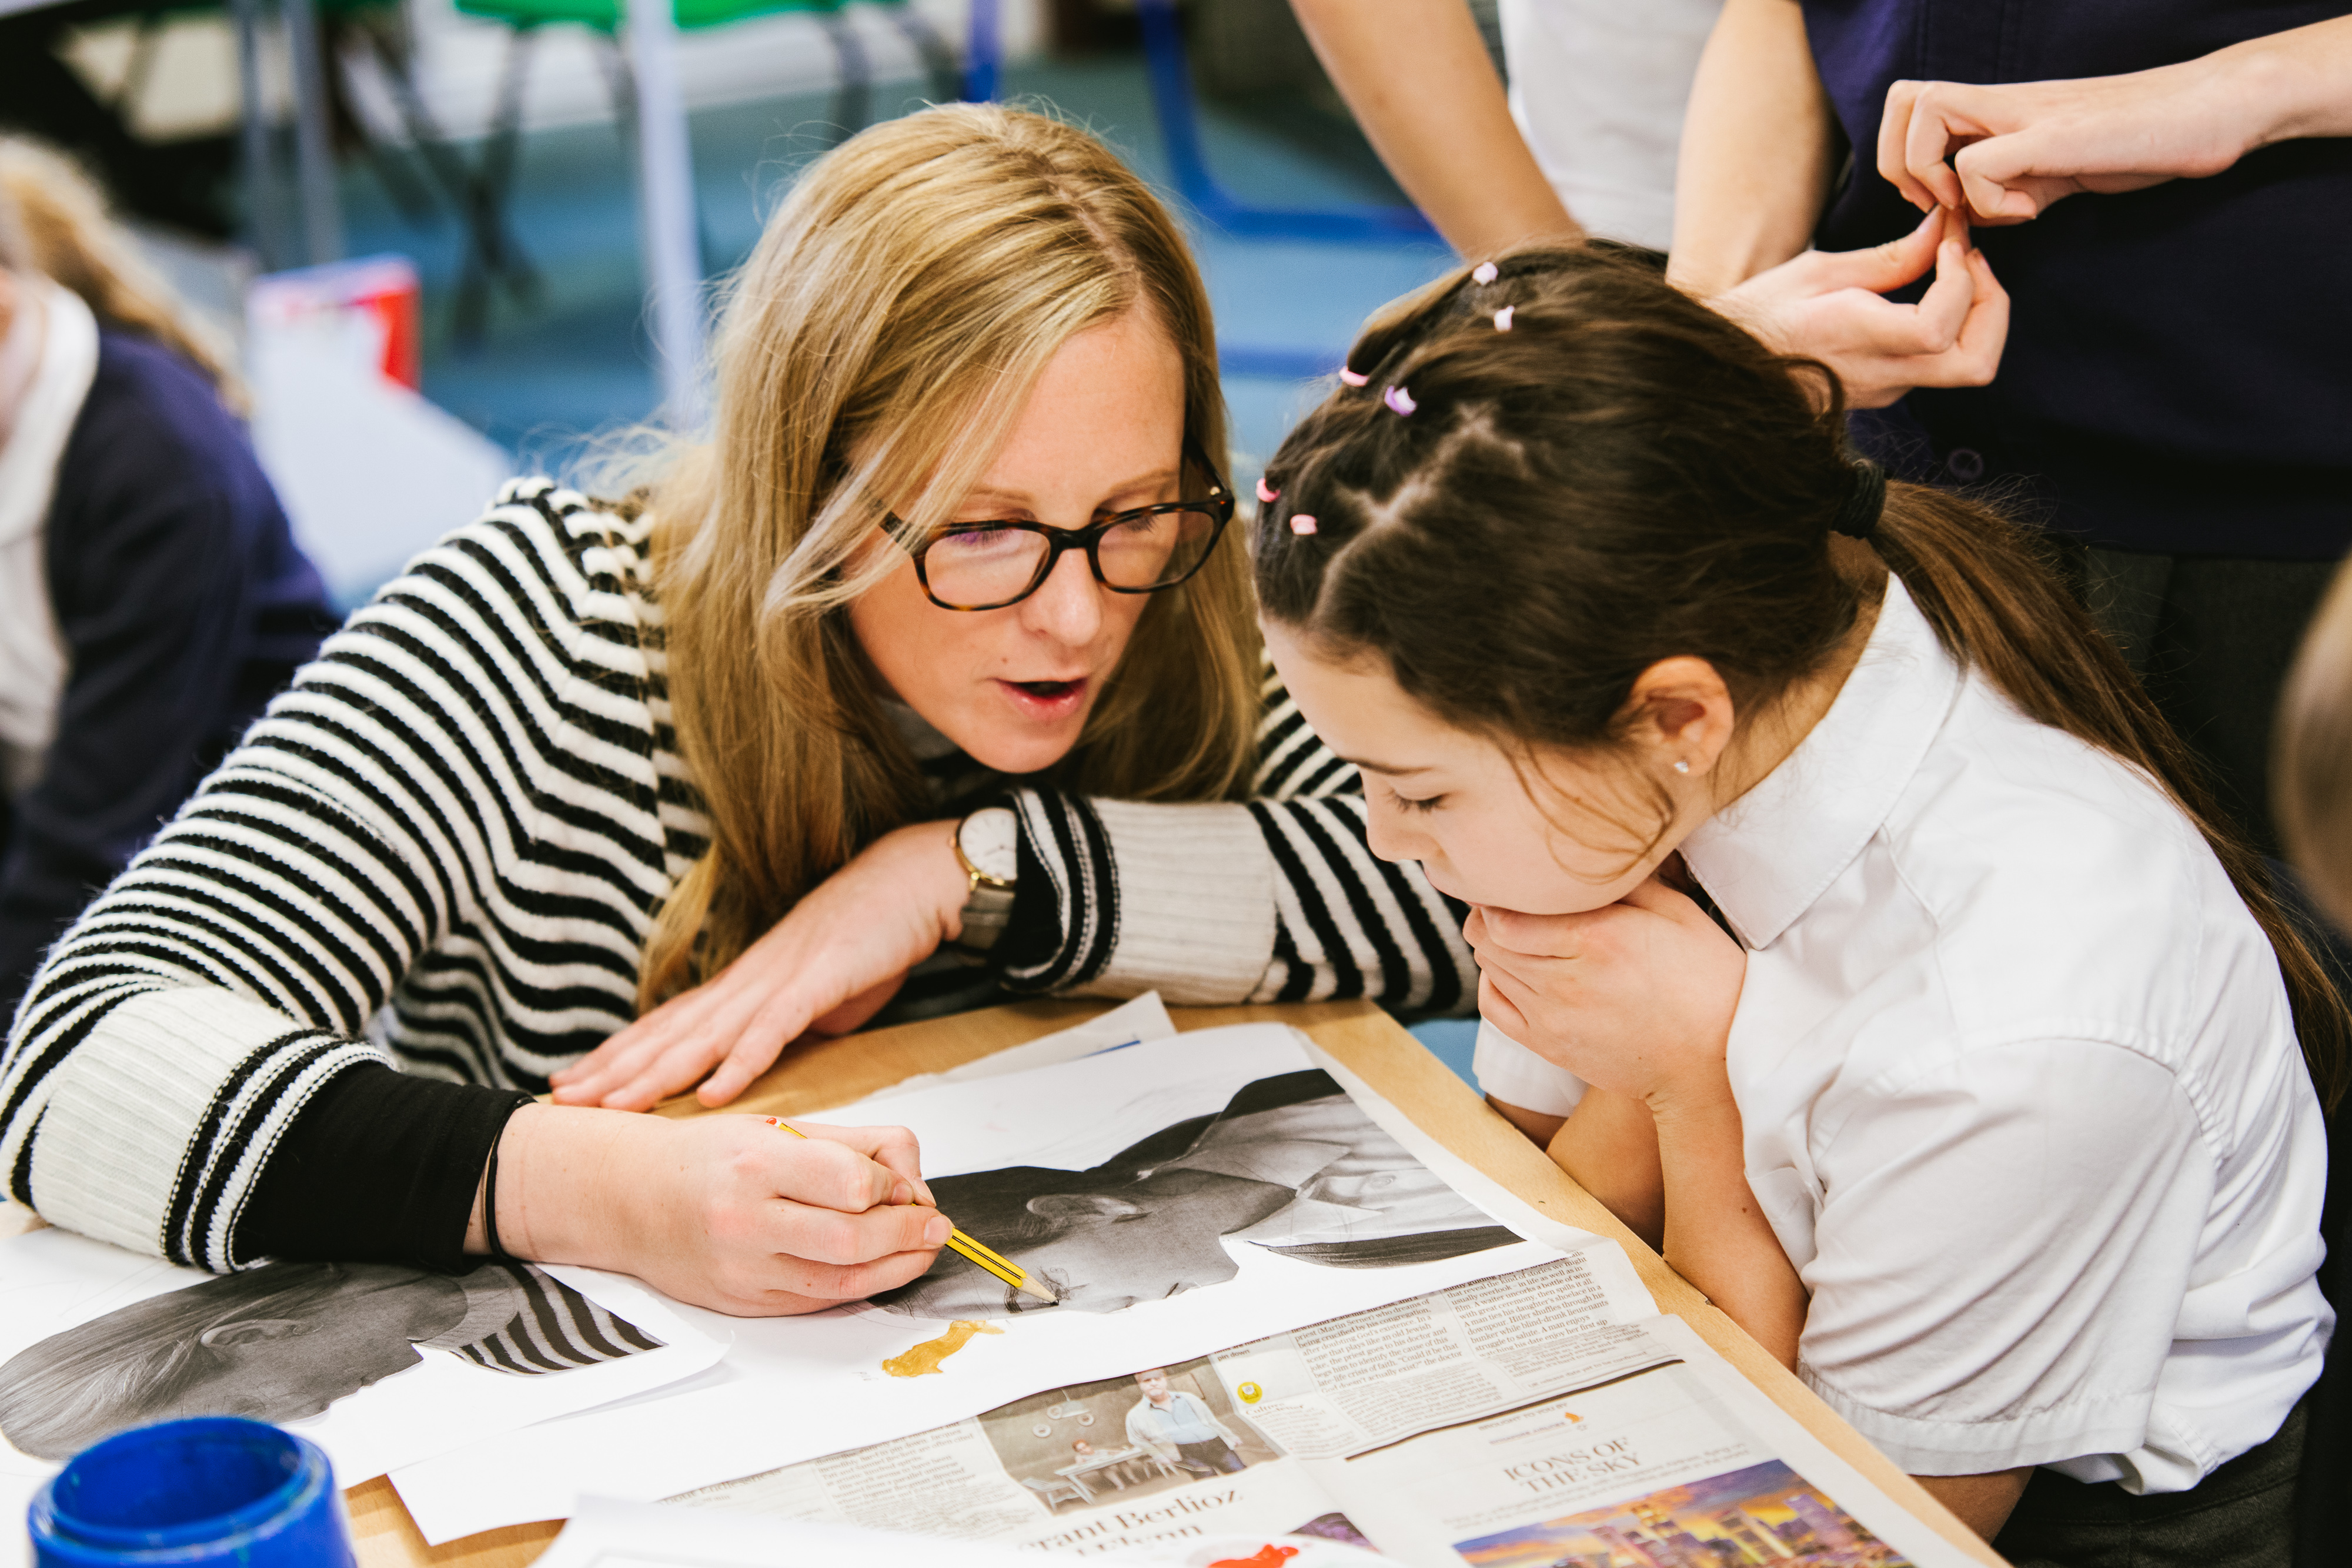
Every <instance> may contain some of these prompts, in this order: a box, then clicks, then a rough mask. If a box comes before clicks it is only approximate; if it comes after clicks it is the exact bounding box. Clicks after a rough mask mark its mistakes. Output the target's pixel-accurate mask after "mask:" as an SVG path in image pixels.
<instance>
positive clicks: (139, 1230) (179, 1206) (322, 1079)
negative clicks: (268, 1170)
mask: <svg viewBox="0 0 2352 1568" xmlns="http://www.w3.org/2000/svg"><path fill="white" fill-rule="evenodd" d="M382 1061H383V1054H382V1053H381V1052H380V1051H377V1049H376V1048H375V1047H373V1046H372V1045H370V1044H368V1043H367V1042H366V1041H364V1040H348V1039H345V1038H343V1037H341V1036H339V1035H335V1034H331V1033H329V1032H327V1031H325V1030H312V1029H300V1028H297V1027H295V1026H294V1022H293V1020H292V1019H289V1018H287V1017H286V1016H285V1015H284V1014H283V1013H280V1012H278V1011H276V1010H275V1009H270V1008H268V1007H264V1006H263V1005H262V1004H261V1003H259V1002H257V1001H253V1000H251V999H250V998H244V997H238V996H234V995H231V994H230V993H228V992H226V991H221V990H215V989H212V988H207V987H203V986H186V987H177V988H172V989H169V990H158V991H151V992H148V993H146V994H145V995H142V996H134V997H131V998H129V999H127V1000H125V1001H122V1002H121V1003H119V1004H117V1005H116V1006H115V1007H113V1008H112V1009H109V1010H108V1011H107V1012H106V1013H105V1014H104V1016H103V1017H101V1018H100V1019H98V1021H97V1023H96V1024H95V1026H94V1027H92V1028H91V1030H90V1031H89V1035H88V1036H87V1037H86V1038H85V1039H84V1040H82V1042H81V1044H80V1045H79V1047H78V1048H77V1049H76V1050H75V1051H74V1053H73V1055H72V1057H71V1058H70V1059H69V1060H68V1061H66V1062H65V1063H64V1064H63V1065H62V1066H60V1067H59V1068H58V1070H57V1071H55V1072H54V1073H52V1074H51V1075H50V1077H49V1079H48V1081H47V1085H46V1088H47V1105H46V1106H45V1107H44V1108H43V1110H42V1112H41V1115H40V1120H39V1123H38V1124H37V1128H36V1131H35V1133H34V1134H33V1138H32V1143H33V1147H32V1150H31V1156H32V1157H31V1162H30V1164H31V1181H30V1183H29V1186H30V1192H31V1197H32V1200H33V1207H36V1208H37V1209H38V1210H39V1211H40V1213H41V1216H42V1218H46V1219H47V1220H48V1221H49V1222H50V1223H51V1224H53V1225H60V1226H63V1227H64V1228H67V1229H68V1230H76V1231H79V1232H80V1233H81V1234H82V1235H84V1236H89V1237H95V1238H96V1239H99V1240H101V1241H110V1242H112V1243H114V1244H115V1245H116V1246H118V1247H128V1248H131V1249H133V1250H135V1251H140V1252H149V1253H161V1254H162V1255H163V1256H164V1257H166V1258H169V1259H171V1260H173V1262H175V1263H193V1264H194V1265H195V1266H196V1267H198V1268H201V1269H210V1270H215V1272H226V1270H231V1269H234V1268H236V1267H237V1266H238V1264H239V1263H241V1262H242V1261H244V1260H243V1259H242V1258H240V1257H239V1256H238V1255H237V1254H236V1250H235V1249H234V1248H233V1247H232V1245H231V1239H232V1238H233V1236H234V1235H235V1233H236V1225H237V1222H238V1218H239V1217H240V1215H241V1214H242V1213H243V1212H244V1208H245V1205H246V1202H247V1198H248V1197H249V1196H250V1194H251V1192H252V1188H253V1185H254V1183H255V1181H256V1179H257V1177H258V1176H259V1175H260V1173H261V1171H262V1170H263V1168H264V1167H265V1166H267V1165H268V1162H269V1158H270V1155H271V1154H272V1153H273V1151H274V1150H275V1148H276V1145H277V1143H278V1138H279V1137H281V1136H282V1135H283V1134H284V1133H285V1131H286V1129H287V1127H288V1126H289V1124H291V1123H292V1122H293V1121H294V1119H295V1118H296V1117H297V1116H298V1115H299V1113H300V1110H301V1107H302V1106H303V1105H304V1104H305V1103H308V1101H309V1100H310V1097H311V1096H312V1095H313V1094H315V1093H317V1092H319V1091H320V1088H321V1087H323V1086H324V1085H325V1084H327V1083H328V1082H331V1080H332V1079H333V1078H334V1077H335V1076H336V1075H337V1074H339V1073H341V1072H343V1071H348V1070H350V1069H352V1068H354V1067H357V1066H359V1065H361V1064H362V1063H366V1062H375V1063H378V1064H381V1063H382Z"/></svg>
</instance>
